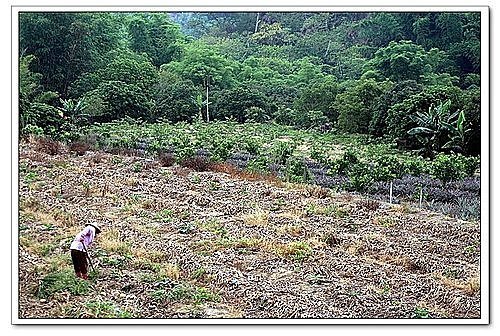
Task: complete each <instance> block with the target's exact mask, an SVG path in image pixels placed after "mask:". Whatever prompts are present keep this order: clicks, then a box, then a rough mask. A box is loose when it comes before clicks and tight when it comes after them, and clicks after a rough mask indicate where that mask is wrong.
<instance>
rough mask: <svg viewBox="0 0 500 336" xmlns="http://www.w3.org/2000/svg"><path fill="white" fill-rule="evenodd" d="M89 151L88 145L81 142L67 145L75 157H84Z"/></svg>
mask: <svg viewBox="0 0 500 336" xmlns="http://www.w3.org/2000/svg"><path fill="white" fill-rule="evenodd" d="M89 149H90V145H89V144H88V143H86V142H83V141H73V142H72V143H70V144H69V151H70V152H71V153H74V154H76V155H85V153H86V152H87V151H88V150H89Z"/></svg>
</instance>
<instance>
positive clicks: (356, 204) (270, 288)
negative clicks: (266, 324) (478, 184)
mask: <svg viewBox="0 0 500 336" xmlns="http://www.w3.org/2000/svg"><path fill="white" fill-rule="evenodd" d="M37 146H38V144H37V143H36V142H23V143H21V145H20V162H19V167H20V179H19V181H20V182H19V183H20V184H19V197H20V205H19V241H20V250H19V269H20V271H19V317H20V318H57V317H64V318H81V317H83V318H93V317H94V318H107V317H111V318H187V317H197V318H218V317H224V318H238V317H242V318H419V317H430V318H479V317H480V282H479V264H480V250H479V242H480V227H479V223H478V222H477V221H476V222H466V221H461V220H457V219H455V218H451V217H446V216H444V215H442V214H437V213H432V212H428V211H424V210H420V209H416V208H413V207H410V206H408V205H404V204H403V205H392V204H388V203H384V202H379V201H375V200H369V199H363V198H361V197H360V196H356V195H354V194H349V193H334V192H333V191H331V190H329V189H325V188H321V187H315V186H311V185H309V186H307V185H301V184H289V183H283V182H280V181H278V180H276V179H274V178H265V179H255V178H254V176H252V175H248V174H244V173H239V172H237V171H236V170H234V169H231V168H230V167H229V166H224V165H220V166H219V168H220V169H219V172H213V171H207V172H196V171H192V170H189V169H187V168H183V167H179V166H177V165H174V166H171V167H162V166H161V164H160V162H159V161H156V160H152V159H146V158H142V157H137V156H122V155H115V154H110V153H105V152H97V151H88V152H86V153H85V155H82V156H76V155H74V154H70V153H69V151H68V150H67V148H66V147H63V148H62V149H61V150H60V151H59V152H58V153H56V154H55V155H49V154H47V153H44V152H43V151H41V150H40V148H39V147H37ZM223 170H226V172H227V173H223V172H220V171H223ZM90 221H97V222H99V223H102V225H103V227H104V230H103V233H102V234H101V235H99V236H98V237H97V239H96V243H95V246H93V248H92V249H91V251H90V253H91V257H92V260H93V262H94V266H95V268H96V272H95V273H94V274H93V275H92V281H91V282H90V283H81V282H80V281H76V280H75V279H74V277H73V276H72V266H71V260H70V256H69V245H70V243H71V241H72V239H73V237H74V235H75V234H76V233H77V232H78V231H79V230H80V229H81V228H82V227H83V224H85V223H88V222H90Z"/></svg>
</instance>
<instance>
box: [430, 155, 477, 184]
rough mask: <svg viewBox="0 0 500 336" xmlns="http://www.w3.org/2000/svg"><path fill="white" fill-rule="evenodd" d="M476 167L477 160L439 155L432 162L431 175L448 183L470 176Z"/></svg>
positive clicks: (474, 158) (460, 156) (461, 156)
mask: <svg viewBox="0 0 500 336" xmlns="http://www.w3.org/2000/svg"><path fill="white" fill-rule="evenodd" d="M478 167H479V158H476V157H466V156H463V155H461V154H443V153H440V154H438V155H437V156H436V157H435V158H434V160H433V161H432V175H433V176H435V177H437V178H439V179H440V180H442V181H443V182H448V181H452V180H458V179H462V178H464V177H466V176H472V175H474V172H475V171H476V169H477V168H478Z"/></svg>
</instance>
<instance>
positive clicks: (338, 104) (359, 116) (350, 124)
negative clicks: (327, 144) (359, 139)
mask: <svg viewBox="0 0 500 336" xmlns="http://www.w3.org/2000/svg"><path fill="white" fill-rule="evenodd" d="M390 87H391V83H390V82H376V81H375V80H373V79H361V80H359V81H356V82H355V83H353V85H352V86H349V87H348V88H347V89H346V91H345V92H343V93H341V94H339V95H337V98H336V100H335V103H334V106H335V109H336V110H337V111H339V118H338V127H339V129H340V130H342V131H344V132H349V133H367V132H368V126H369V125H370V121H371V119H372V111H373V105H374V101H375V100H376V99H377V98H378V97H380V96H381V95H382V94H383V93H384V92H385V91H388V90H389V89H390Z"/></svg>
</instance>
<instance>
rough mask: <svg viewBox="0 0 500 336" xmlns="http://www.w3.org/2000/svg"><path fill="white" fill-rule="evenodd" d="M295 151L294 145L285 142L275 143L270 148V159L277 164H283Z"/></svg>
mask: <svg viewBox="0 0 500 336" xmlns="http://www.w3.org/2000/svg"><path fill="white" fill-rule="evenodd" d="M294 150H295V145H293V144H290V143H288V142H285V141H276V142H275V143H274V144H273V146H272V147H271V157H272V158H273V159H274V162H275V163H277V164H285V163H286V161H287V160H288V158H289V157H290V156H292V154H293V151H294Z"/></svg>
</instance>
